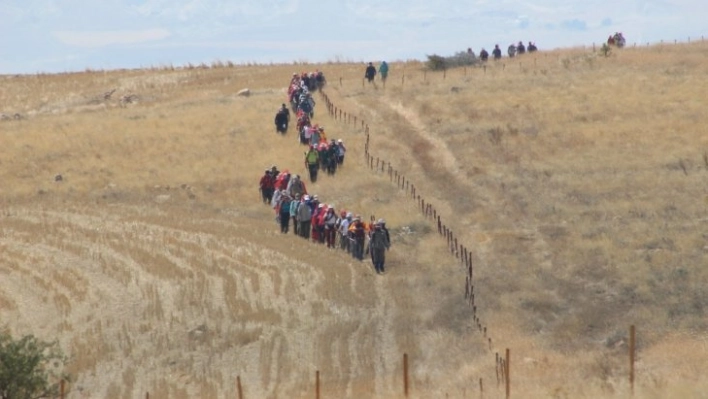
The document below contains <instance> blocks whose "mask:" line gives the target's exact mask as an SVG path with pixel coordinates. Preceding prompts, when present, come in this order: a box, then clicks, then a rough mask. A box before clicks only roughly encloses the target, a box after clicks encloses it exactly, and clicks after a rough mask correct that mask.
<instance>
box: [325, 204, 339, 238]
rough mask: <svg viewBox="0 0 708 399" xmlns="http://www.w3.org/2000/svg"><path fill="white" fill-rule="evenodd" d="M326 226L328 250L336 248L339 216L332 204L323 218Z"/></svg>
mask: <svg viewBox="0 0 708 399" xmlns="http://www.w3.org/2000/svg"><path fill="white" fill-rule="evenodd" d="M322 221H323V224H324V241H325V243H326V244H327V248H334V243H335V241H336V239H337V214H336V213H334V207H333V206H332V205H331V204H330V206H329V208H327V213H325V215H324V217H323V218H322Z"/></svg>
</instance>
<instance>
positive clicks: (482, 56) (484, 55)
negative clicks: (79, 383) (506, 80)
mask: <svg viewBox="0 0 708 399" xmlns="http://www.w3.org/2000/svg"><path fill="white" fill-rule="evenodd" d="M479 59H480V60H482V62H486V61H487V60H488V59H489V53H488V52H487V50H485V49H482V51H480V52H479Z"/></svg>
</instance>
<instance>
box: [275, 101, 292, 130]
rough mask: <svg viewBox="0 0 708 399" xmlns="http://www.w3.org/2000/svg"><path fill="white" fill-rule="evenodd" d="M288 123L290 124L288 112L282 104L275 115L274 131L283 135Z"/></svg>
mask: <svg viewBox="0 0 708 399" xmlns="http://www.w3.org/2000/svg"><path fill="white" fill-rule="evenodd" d="M288 123H290V110H289V109H288V107H286V106H285V104H283V106H282V107H281V108H280V109H279V110H278V112H276V113H275V131H276V132H278V133H283V134H284V133H285V132H287V131H288Z"/></svg>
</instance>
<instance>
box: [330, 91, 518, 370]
mask: <svg viewBox="0 0 708 399" xmlns="http://www.w3.org/2000/svg"><path fill="white" fill-rule="evenodd" d="M320 96H321V97H322V98H323V99H324V102H325V104H326V107H327V110H328V113H329V115H330V116H331V117H332V118H333V119H334V120H335V121H339V122H342V123H345V124H347V125H351V123H352V118H349V117H347V115H351V114H350V113H347V112H344V113H343V111H342V108H340V107H337V106H336V105H335V104H334V103H333V102H332V100H331V99H330V98H329V96H328V95H327V94H326V93H325V92H324V91H323V90H320ZM357 120H358V119H354V128H357V126H358V123H357V122H356V121H357ZM361 129H362V130H363V133H364V134H365V140H364V166H365V167H367V168H369V169H370V170H372V171H373V172H375V173H377V174H384V175H388V178H389V181H390V182H391V183H394V176H395V184H396V187H397V188H398V189H399V190H403V191H404V193H405V194H406V196H410V198H411V199H412V200H414V201H415V202H416V205H417V207H418V208H419V210H420V212H421V214H422V215H423V216H424V217H425V219H426V220H430V221H432V222H433V223H436V224H437V231H438V235H439V236H440V237H442V238H443V239H445V242H446V245H447V248H448V250H449V252H450V254H451V256H454V257H455V259H457V260H459V261H460V264H461V266H462V267H463V270H465V273H466V276H465V287H464V299H465V301H466V303H467V304H468V306H470V307H471V308H472V315H473V322H474V323H475V325H476V327H477V330H478V332H479V333H481V334H482V336H483V338H486V339H487V342H488V344H489V351H490V352H491V351H492V338H491V337H488V336H487V334H488V329H487V326H485V325H483V324H482V322H481V320H480V319H479V317H477V306H476V305H475V294H474V265H473V262H472V253H471V251H470V250H469V249H468V247H467V246H465V245H464V244H461V243H460V242H459V241H458V237H456V236H455V234H454V232H453V231H452V229H450V228H449V227H448V226H447V225H446V224H444V223H443V220H442V217H441V215H440V213H439V212H438V210H437V209H436V207H435V206H434V205H433V204H432V203H431V202H430V201H426V199H425V197H423V196H421V194H420V193H419V192H418V190H417V188H416V186H415V185H414V184H412V183H411V182H410V180H409V179H406V176H405V175H404V174H403V173H402V172H400V171H398V170H397V169H396V168H394V167H393V164H392V163H391V162H390V161H387V160H385V159H382V158H380V157H378V156H374V155H373V154H371V153H370V151H369V148H370V144H371V131H370V128H369V125H368V124H367V123H366V122H365V121H364V119H363V118H362V119H361ZM498 367H499V362H498V361H497V375H498V374H499V369H498ZM501 370H502V371H501V372H502V373H506V371H507V369H501ZM504 378H506V377H504ZM480 380H481V379H480Z"/></svg>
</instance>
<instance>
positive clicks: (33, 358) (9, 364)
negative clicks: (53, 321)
mask: <svg viewBox="0 0 708 399" xmlns="http://www.w3.org/2000/svg"><path fill="white" fill-rule="evenodd" d="M66 362H67V358H66V357H65V356H64V354H63V352H62V351H61V349H60V348H59V344H58V343H57V342H51V343H50V342H43V341H40V340H38V339H37V338H36V337H35V336H34V335H25V336H24V337H22V338H20V339H18V340H14V339H12V337H11V336H10V334H8V333H6V332H2V331H0V399H35V398H47V397H54V396H56V395H57V393H58V392H59V384H60V381H61V380H62V379H63V380H68V379H69V378H68V375H66V374H63V369H64V366H65V365H66Z"/></svg>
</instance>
